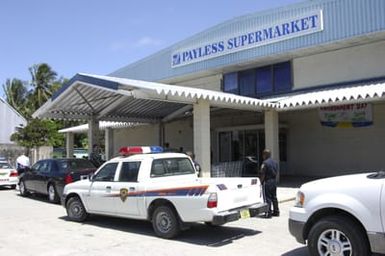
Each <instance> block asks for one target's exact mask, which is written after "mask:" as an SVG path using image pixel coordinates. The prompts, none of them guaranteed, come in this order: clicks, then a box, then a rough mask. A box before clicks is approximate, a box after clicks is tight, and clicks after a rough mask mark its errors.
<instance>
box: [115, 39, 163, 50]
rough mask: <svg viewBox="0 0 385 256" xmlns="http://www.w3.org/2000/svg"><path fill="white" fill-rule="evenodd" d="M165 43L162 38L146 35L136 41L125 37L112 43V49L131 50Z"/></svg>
mask: <svg viewBox="0 0 385 256" xmlns="http://www.w3.org/2000/svg"><path fill="white" fill-rule="evenodd" d="M163 43H164V42H163V41H162V40H160V39H156V38H152V37H149V36H144V37H141V38H139V39H138V40H136V41H133V40H129V39H124V40H119V41H115V42H112V43H111V44H110V49H111V51H114V52H120V51H129V50H133V49H138V48H144V47H151V46H160V45H162V44H163Z"/></svg>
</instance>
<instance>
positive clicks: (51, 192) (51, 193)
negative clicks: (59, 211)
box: [47, 183, 59, 203]
mask: <svg viewBox="0 0 385 256" xmlns="http://www.w3.org/2000/svg"><path fill="white" fill-rule="evenodd" d="M47 192H48V200H49V201H50V202H51V203H58V202H59V196H58V194H57V193H56V188H55V186H54V185H53V184H52V183H51V184H49V185H48V191H47Z"/></svg>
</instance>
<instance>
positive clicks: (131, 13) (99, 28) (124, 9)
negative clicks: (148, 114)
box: [0, 0, 303, 96]
mask: <svg viewBox="0 0 385 256" xmlns="http://www.w3.org/2000/svg"><path fill="white" fill-rule="evenodd" d="M301 1H303V0H210V1H205V0H191V1H182V0H140V1H135V0H131V1H129V0H109V1H107V0H62V1H59V0H1V1H0V35H1V39H0V84H1V86H0V96H3V91H2V85H3V84H4V83H5V81H6V79H7V78H18V79H22V80H29V79H30V74H29V71H28V68H29V67H30V66H32V65H33V64H38V63H48V64H49V65H50V66H51V67H52V68H53V70H55V71H56V72H57V73H58V75H59V76H62V77H65V78H71V77H72V76H74V75H75V74H76V73H77V72H84V73H93V74H99V75H105V74H108V73H111V72H113V71H115V70H117V69H119V68H121V67H123V66H125V65H128V64H130V63H133V62H135V61H137V60H140V59H142V58H144V57H147V56H149V55H150V54H152V53H155V52H157V51H159V50H161V49H163V48H166V47H168V46H170V45H172V44H173V43H176V42H178V41H180V40H183V39H185V38H187V37H189V36H191V35H194V34H196V33H198V32H200V31H202V30H205V29H207V28H209V27H211V26H214V25H216V24H219V23H221V22H223V21H226V20H229V19H231V18H234V17H237V16H241V15H245V14H249V13H253V12H257V11H262V10H266V9H271V8H276V7H281V6H285V5H288V4H292V3H296V2H301Z"/></svg>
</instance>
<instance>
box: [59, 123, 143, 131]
mask: <svg viewBox="0 0 385 256" xmlns="http://www.w3.org/2000/svg"><path fill="white" fill-rule="evenodd" d="M138 125H143V124H142V123H129V122H108V121H100V122H99V130H106V129H108V128H111V129H122V128H130V127H136V126H138ZM87 131H88V124H82V125H78V126H73V127H69V128H65V129H61V130H59V133H67V132H71V133H85V132H87Z"/></svg>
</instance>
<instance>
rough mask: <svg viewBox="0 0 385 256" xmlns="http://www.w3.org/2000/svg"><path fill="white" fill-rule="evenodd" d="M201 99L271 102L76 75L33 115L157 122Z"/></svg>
mask: <svg viewBox="0 0 385 256" xmlns="http://www.w3.org/2000/svg"><path fill="white" fill-rule="evenodd" d="M200 99H203V100H207V101H209V102H210V105H211V106H213V107H223V108H233V109H245V110H255V111H256V110H263V109H268V108H272V107H273V105H274V104H272V103H270V102H267V101H262V100H259V99H254V98H249V97H243V96H238V95H234V94H229V93H224V92H218V91H211V90H205V89H199V88H191V87H183V86H176V85H167V84H161V83H153V82H146V81H139V80H131V79H124V78H116V77H109V76H98V75H87V74H77V75H76V76H75V77H74V78H73V79H71V80H70V82H69V83H68V84H66V85H65V86H63V88H62V89H61V90H59V91H58V93H56V94H55V95H54V96H53V97H52V98H51V99H50V100H49V101H47V102H46V103H45V104H44V105H43V106H42V107H41V108H39V109H38V110H37V111H36V112H35V113H34V114H33V116H34V117H40V118H55V119H77V120H85V119H90V118H91V117H95V118H97V119H98V120H104V121H125V122H146V123H147V122H157V121H160V120H162V119H168V117H169V116H170V115H174V113H176V112H178V111H180V109H183V108H184V107H185V106H186V105H191V104H193V103H196V102H197V101H198V100H200Z"/></svg>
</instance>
